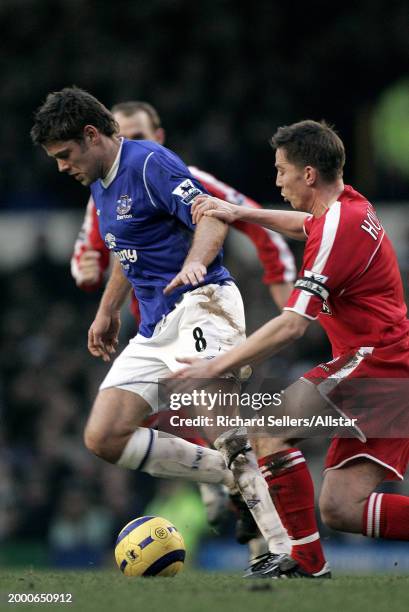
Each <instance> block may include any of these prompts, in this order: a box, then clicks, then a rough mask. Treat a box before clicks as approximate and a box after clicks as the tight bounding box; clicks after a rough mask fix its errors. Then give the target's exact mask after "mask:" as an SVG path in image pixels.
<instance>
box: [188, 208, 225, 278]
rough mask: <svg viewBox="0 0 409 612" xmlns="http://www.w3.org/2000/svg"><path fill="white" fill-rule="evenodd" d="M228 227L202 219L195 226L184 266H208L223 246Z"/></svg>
mask: <svg viewBox="0 0 409 612" xmlns="http://www.w3.org/2000/svg"><path fill="white" fill-rule="evenodd" d="M228 229H229V227H228V225H226V223H223V221H220V220H219V219H212V218H210V217H203V218H202V219H201V220H200V222H199V223H198V225H197V228H196V231H195V233H194V237H193V242H192V246H191V248H190V251H189V253H188V255H187V257H186V260H185V264H184V265H186V264H189V263H192V262H199V263H201V264H203V265H204V266H206V267H207V266H208V265H209V264H211V263H212V261H213V260H214V259H215V257H216V255H217V254H218V252H219V251H220V249H221V248H222V246H223V242H224V240H225V238H226V235H227V232H228Z"/></svg>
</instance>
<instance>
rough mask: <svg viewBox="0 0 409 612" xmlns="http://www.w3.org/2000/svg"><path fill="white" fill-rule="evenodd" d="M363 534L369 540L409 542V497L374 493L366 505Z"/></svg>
mask: <svg viewBox="0 0 409 612" xmlns="http://www.w3.org/2000/svg"><path fill="white" fill-rule="evenodd" d="M362 533H363V534H364V535H366V536H368V537H369V538H386V539H388V540H409V497H406V496H405V495H395V494H391V493H372V494H371V495H370V496H369V497H368V500H367V502H366V504H365V509H364V515H363V525H362Z"/></svg>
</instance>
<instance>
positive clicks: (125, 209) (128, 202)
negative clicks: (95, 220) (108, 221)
mask: <svg viewBox="0 0 409 612" xmlns="http://www.w3.org/2000/svg"><path fill="white" fill-rule="evenodd" d="M116 203H117V205H118V206H117V207H116V212H117V213H118V214H117V217H116V220H117V221H121V219H131V218H132V215H129V214H128V213H129V211H130V210H131V206H132V198H130V197H129V196H128V195H121V197H120V198H119V200H117V201H116Z"/></svg>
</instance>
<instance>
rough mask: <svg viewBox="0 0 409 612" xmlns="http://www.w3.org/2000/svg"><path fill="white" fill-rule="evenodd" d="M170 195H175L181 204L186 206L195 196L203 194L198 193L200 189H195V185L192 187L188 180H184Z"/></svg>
mask: <svg viewBox="0 0 409 612" xmlns="http://www.w3.org/2000/svg"><path fill="white" fill-rule="evenodd" d="M172 193H174V194H175V195H177V196H178V197H179V198H180V199H181V200H182V202H183V204H186V206H188V205H189V204H190V203H191V202H192V200H194V198H195V197H196V196H198V195H200V194H201V193H203V192H202V191H200V189H199V188H198V187H196V185H194V184H193V183H192V181H191V180H190V179H186V180H185V181H183V183H180V185H178V186H177V187H176V188H175V189H174V190H173V191H172Z"/></svg>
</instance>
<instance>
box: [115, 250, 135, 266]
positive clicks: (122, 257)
mask: <svg viewBox="0 0 409 612" xmlns="http://www.w3.org/2000/svg"><path fill="white" fill-rule="evenodd" d="M115 255H116V257H117V258H118V259H119V261H120V262H121V264H122V265H123V267H124V268H125V265H126V264H127V262H131V263H135V262H136V260H137V259H138V253H137V251H136V249H121V250H120V251H117V252H116V253H115ZM128 267H129V266H128ZM125 269H126V270H127V269H128V268H125Z"/></svg>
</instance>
